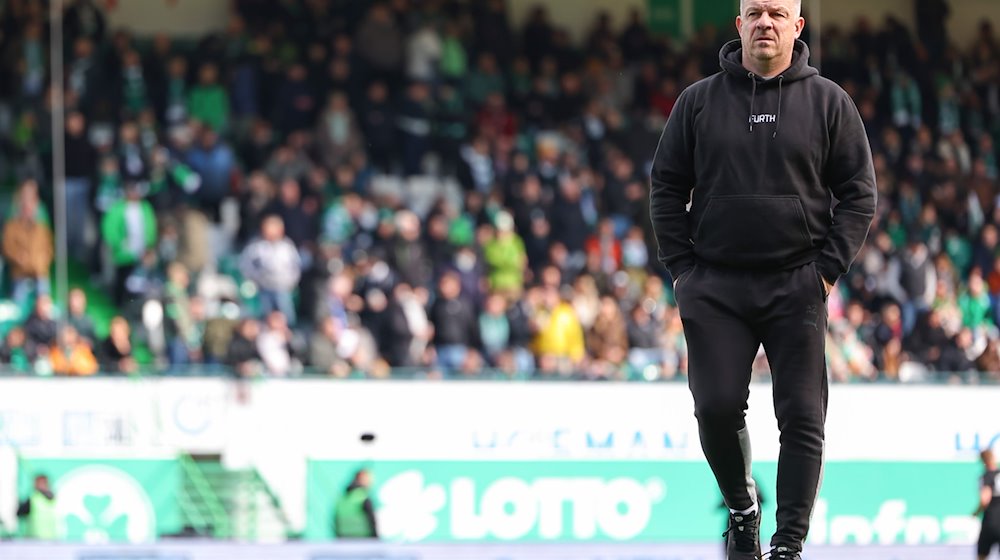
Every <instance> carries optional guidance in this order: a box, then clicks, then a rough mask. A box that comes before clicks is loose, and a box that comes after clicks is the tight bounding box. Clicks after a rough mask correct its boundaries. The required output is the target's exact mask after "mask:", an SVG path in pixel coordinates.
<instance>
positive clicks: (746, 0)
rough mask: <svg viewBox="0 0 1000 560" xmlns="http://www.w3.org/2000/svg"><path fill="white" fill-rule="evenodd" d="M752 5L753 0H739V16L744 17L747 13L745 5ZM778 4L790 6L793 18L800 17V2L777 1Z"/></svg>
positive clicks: (793, 0) (797, 0) (790, 0)
mask: <svg viewBox="0 0 1000 560" xmlns="http://www.w3.org/2000/svg"><path fill="white" fill-rule="evenodd" d="M754 3H755V1H754V0H740V15H741V16H745V15H746V13H747V5H750V4H754ZM778 3H782V4H786V5H788V6H790V7H791V8H792V9H793V10H794V15H793V17H799V16H801V15H802V0H778Z"/></svg>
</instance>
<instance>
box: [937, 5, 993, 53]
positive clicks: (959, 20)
mask: <svg viewBox="0 0 1000 560" xmlns="http://www.w3.org/2000/svg"><path fill="white" fill-rule="evenodd" d="M951 4H952V10H951V11H952V14H951V17H950V18H949V19H948V33H949V34H950V35H951V37H952V38H954V39H955V40H956V42H957V43H958V44H959V45H961V46H967V45H968V44H969V43H971V41H972V40H973V39H974V38H975V35H976V32H977V30H978V29H979V22H980V21H982V20H983V19H988V20H990V21H992V22H993V29H994V32H995V33H996V32H1000V0H952V1H951Z"/></svg>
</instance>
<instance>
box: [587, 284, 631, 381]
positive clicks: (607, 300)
mask: <svg viewBox="0 0 1000 560" xmlns="http://www.w3.org/2000/svg"><path fill="white" fill-rule="evenodd" d="M586 340H587V349H588V350H589V351H590V354H591V355H592V356H593V357H594V359H596V360H600V361H603V362H607V363H609V364H611V365H613V366H620V365H621V364H623V363H624V362H625V358H626V357H627V353H628V347H629V340H628V333H627V329H626V324H625V317H624V316H623V315H622V312H621V308H619V307H618V302H616V301H615V300H614V298H612V297H610V296H604V297H602V298H601V305H600V309H599V311H598V312H597V317H596V318H595V320H594V323H593V325H592V326H591V327H590V330H589V331H587V337H586Z"/></svg>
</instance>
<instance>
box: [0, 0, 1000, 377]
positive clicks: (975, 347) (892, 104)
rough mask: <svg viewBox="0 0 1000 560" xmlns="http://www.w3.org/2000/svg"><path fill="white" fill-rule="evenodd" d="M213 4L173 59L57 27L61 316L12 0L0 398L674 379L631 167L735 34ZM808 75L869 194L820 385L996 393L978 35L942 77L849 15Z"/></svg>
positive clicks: (157, 43) (989, 121)
mask: <svg viewBox="0 0 1000 560" xmlns="http://www.w3.org/2000/svg"><path fill="white" fill-rule="evenodd" d="M233 6H234V8H233V13H232V14H231V20H230V24H229V26H228V28H226V29H225V30H224V31H221V32H219V33H217V34H213V35H209V36H205V37H202V38H200V39H199V40H195V41H191V40H186V39H181V38H175V37H170V36H166V35H158V36H155V37H152V38H140V37H135V36H132V35H130V34H129V32H127V31H124V30H116V29H110V28H109V26H108V25H107V23H106V20H105V17H104V14H102V11H101V8H100V7H99V6H98V5H96V4H95V3H94V2H92V1H90V0H81V1H78V2H76V3H75V4H74V5H73V6H72V7H71V8H70V9H69V11H68V12H67V13H66V17H65V21H64V23H65V25H64V29H65V35H66V39H65V57H66V58H65V60H66V63H65V68H66V80H65V96H66V102H67V114H66V138H65V141H66V173H67V179H66V196H67V202H68V208H69V216H68V220H67V223H66V227H67V231H68V240H69V254H70V255H71V257H72V263H71V267H70V273H71V274H70V275H71V283H72V285H73V287H74V288H77V289H76V290H74V291H73V292H72V295H71V297H70V298H68V301H67V302H65V303H66V304H67V305H66V306H64V305H63V303H64V302H60V301H56V302H55V303H56V305H53V301H52V299H51V298H50V297H49V296H48V294H50V293H51V292H52V287H53V284H52V282H50V281H49V275H50V274H49V270H50V268H51V264H52V250H51V246H52V241H51V240H52V235H53V232H52V223H53V220H52V218H51V217H52V216H53V207H52V199H53V186H52V177H51V173H50V169H51V166H50V165H49V161H50V159H51V152H52V150H51V146H52V141H51V140H52V139H51V135H50V133H49V130H50V127H49V123H50V122H51V112H50V110H49V98H50V95H51V92H52V84H51V80H50V76H49V75H48V66H47V63H46V61H47V56H48V53H47V49H48V41H47V33H48V25H47V21H46V19H45V14H44V8H43V7H42V3H41V2H34V1H29V0H9V1H8V2H4V3H3V10H2V13H0V173H2V176H0V185H2V186H3V189H2V192H3V216H4V217H5V224H4V230H3V254H2V258H3V287H2V289H0V293H2V294H3V295H4V296H6V298H7V299H5V300H4V301H3V302H0V331H2V333H0V334H2V336H3V344H2V349H0V362H2V364H3V368H4V371H5V373H7V374H21V375H47V374H48V375H51V374H56V375H83V374H92V373H93V372H94V371H95V370H98V369H99V371H100V375H156V374H164V375H187V374H192V373H212V374H220V375H234V376H239V377H253V376H293V375H329V376H334V377H372V378H379V377H386V376H419V377H446V378H447V377H460V378H500V379H504V378H510V379H528V378H541V379H594V380H603V379H612V380H645V381H656V380H666V379H682V378H683V377H684V376H685V372H686V359H685V345H684V337H683V331H682V328H681V324H680V320H679V317H678V313H677V310H676V308H675V307H674V305H673V299H672V293H671V289H670V286H671V282H670V278H669V277H668V276H667V275H666V272H665V271H664V270H663V268H662V267H661V266H660V265H659V264H658V262H657V260H656V250H655V241H654V239H653V236H652V232H651V231H650V225H649V220H648V188H649V187H648V182H649V181H648V173H649V168H650V158H651V157H652V154H653V151H654V149H655V147H656V143H657V140H658V137H659V133H660V131H661V129H662V127H663V125H664V123H665V120H666V119H667V117H668V116H669V114H670V112H671V109H672V107H673V105H674V103H675V101H676V99H677V96H678V94H679V93H680V92H681V91H682V90H683V89H684V88H685V87H686V86H687V85H689V84H691V83H693V82H694V81H696V80H698V79H700V78H702V77H704V76H707V75H709V74H711V73H714V72H716V71H717V69H718V49H719V47H720V46H721V43H722V41H723V40H724V39H726V38H727V37H724V36H722V35H720V34H717V33H715V32H714V31H712V30H711V29H706V30H705V31H704V32H702V33H701V34H700V35H699V36H698V37H696V38H695V39H694V40H693V41H690V42H689V43H687V44H685V45H683V46H678V45H675V44H674V43H673V42H671V41H670V40H669V39H666V38H662V37H658V36H655V35H654V34H652V33H651V32H650V30H649V29H648V28H647V27H646V24H645V23H644V22H643V21H642V19H641V18H640V17H639V16H638V14H635V15H634V17H633V18H632V19H631V20H629V21H624V22H612V21H610V19H609V18H607V17H605V16H603V15H601V14H595V23H594V25H593V28H592V30H591V32H590V33H589V34H588V36H587V37H586V38H585V40H584V41H583V42H582V43H580V44H574V43H572V42H571V41H570V39H569V36H568V34H567V33H566V32H565V31H564V30H562V29H560V27H559V26H558V25H557V24H556V23H555V22H553V21H550V19H549V18H548V16H547V15H546V11H545V9H544V7H539V8H538V9H537V10H536V11H535V12H534V13H533V15H532V17H531V18H530V20H529V22H528V23H527V24H526V25H525V26H524V27H523V28H519V29H515V28H514V27H513V25H512V24H511V23H510V22H509V20H508V19H507V17H506V15H505V14H506V11H505V3H504V1H503V0H490V1H484V2H452V1H435V2H422V3H419V4H418V3H413V5H412V6H410V7H408V6H409V4H408V3H407V2H390V3H387V4H383V3H374V2H331V1H313V2H302V3H297V2H271V1H267V0H236V1H235V2H233ZM823 52H824V56H823V67H822V72H823V74H824V75H826V76H827V77H829V78H831V79H833V80H835V81H837V82H838V83H840V84H841V85H842V86H843V87H844V88H845V89H846V90H847V91H848V92H849V93H850V94H851V95H852V96H853V98H854V99H855V101H856V103H857V104H858V106H859V108H860V110H861V112H862V115H863V117H864V120H865V123H866V126H867V131H868V134H869V137H870V140H871V143H872V147H873V151H874V154H875V161H876V168H877V169H876V170H877V174H878V188H879V194H880V199H879V209H878V214H877V216H876V222H875V225H874V227H873V229H872V232H871V234H870V236H869V239H868V242H867V243H866V245H865V247H864V249H863V250H862V253H861V254H860V255H859V257H858V260H857V262H856V264H855V266H854V267H853V269H852V271H851V272H850V274H849V275H848V276H846V277H844V278H843V279H842V280H841V282H840V283H839V284H838V286H837V289H836V290H835V291H834V293H833V294H832V295H831V297H830V300H829V307H830V330H829V335H828V336H829V339H828V364H829V371H830V376H831V379H832V380H834V381H836V382H845V383H847V382H876V381H898V382H920V381H930V380H938V381H948V382H967V383H978V382H990V381H994V382H995V381H997V380H1000V331H998V329H997V325H998V324H1000V246H998V243H1000V234H998V223H1000V208H998V192H997V179H998V151H997V145H998V140H1000V71H998V66H997V64H996V60H998V55H1000V52H998V44H997V39H996V38H995V36H994V32H993V29H992V28H991V27H990V25H989V24H988V23H984V24H983V26H982V28H981V31H980V34H979V36H978V37H977V38H976V41H975V46H974V47H973V48H972V49H971V50H969V51H968V52H960V51H958V50H956V49H955V48H946V49H938V50H930V49H927V48H925V46H924V44H922V43H919V42H916V41H914V39H913V36H912V34H911V32H910V31H908V30H907V29H906V28H905V27H903V26H901V25H899V24H898V23H896V22H894V21H893V20H891V19H890V20H887V21H886V22H885V23H884V24H883V25H882V26H881V27H875V26H873V25H871V24H869V23H868V22H865V21H859V22H858V24H857V25H856V26H855V27H854V28H851V29H836V28H830V29H826V30H824V33H823ZM64 307H65V308H66V309H67V311H61V310H62V309H63V308H64ZM61 313H62V314H63V315H64V317H65V318H66V319H67V320H68V321H69V323H70V324H71V325H73V327H74V329H72V330H68V329H67V331H66V332H63V333H62V334H61V335H60V336H57V334H56V331H57V329H56V324H57V323H56V321H57V320H58V319H59V318H60V314H61ZM94 360H96V361H97V363H99V364H100V368H97V367H94V366H93V362H94ZM755 369H756V370H757V375H759V376H766V375H767V363H766V357H765V356H764V355H763V353H761V355H760V357H759V359H758V361H757V362H756V364H755Z"/></svg>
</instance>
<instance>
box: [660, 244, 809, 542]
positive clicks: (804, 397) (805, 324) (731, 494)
mask: <svg viewBox="0 0 1000 560" xmlns="http://www.w3.org/2000/svg"><path fill="white" fill-rule="evenodd" d="M676 298H677V304H678V307H679V309H680V314H681V319H682V321H683V324H684V334H685V336H686V338H687V344H688V359H689V363H688V383H689V385H690V388H691V392H692V394H693V395H694V403H695V416H696V417H697V418H698V428H699V432H700V436H701V445H702V449H704V451H705V456H706V457H707V458H708V462H709V464H710V465H711V467H712V471H713V472H714V473H715V477H716V480H717V481H718V483H719V489H720V490H721V491H722V495H723V497H724V498H725V501H726V504H727V505H728V506H729V507H730V508H732V509H736V510H745V509H748V508H750V507H751V506H752V505H753V498H751V496H754V495H755V494H754V492H755V489H754V483H753V480H752V478H751V477H750V472H751V470H750V445H749V435H748V434H747V427H746V421H745V416H744V413H745V411H746V409H747V398H748V396H749V394H750V393H749V383H750V368H751V366H752V362H753V359H754V356H755V355H756V353H757V349H758V347H759V346H760V345H761V344H763V345H764V351H765V352H766V353H767V357H768V362H769V363H770V366H771V374H772V381H773V385H772V388H773V389H772V390H773V396H774V408H775V415H776V416H777V418H778V428H779V429H780V430H781V439H780V443H781V451H780V454H779V457H778V480H777V503H778V512H777V524H778V529H777V532H776V533H775V535H774V538H773V539H772V541H771V544H772V546H777V545H779V544H780V545H786V546H788V545H792V546H795V547H800V546H801V544H802V541H804V540H805V537H806V534H807V533H808V530H809V516H810V514H811V513H812V507H813V503H814V502H815V500H816V493H817V491H818V488H819V483H820V479H821V477H822V467H823V426H824V423H825V420H826V406H827V376H826V362H825V356H824V347H825V335H826V324H827V315H826V305H825V303H826V302H825V290H824V287H823V283H822V280H821V278H820V276H819V273H818V272H817V269H816V267H815V265H814V264H812V263H810V264H806V265H804V266H801V267H799V268H795V269H792V270H785V271H776V272H760V271H743V270H731V269H718V268H712V267H710V266H708V265H704V264H699V265H697V266H696V267H695V268H694V269H692V270H691V271H689V272H687V273H685V274H683V275H681V277H680V278H679V280H678V283H677V286H676Z"/></svg>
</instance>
